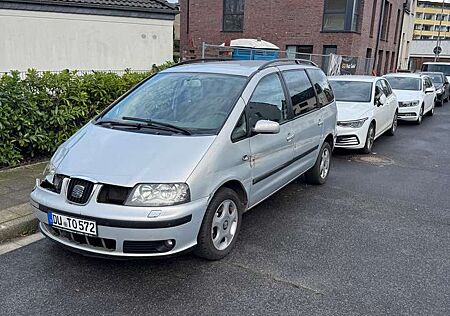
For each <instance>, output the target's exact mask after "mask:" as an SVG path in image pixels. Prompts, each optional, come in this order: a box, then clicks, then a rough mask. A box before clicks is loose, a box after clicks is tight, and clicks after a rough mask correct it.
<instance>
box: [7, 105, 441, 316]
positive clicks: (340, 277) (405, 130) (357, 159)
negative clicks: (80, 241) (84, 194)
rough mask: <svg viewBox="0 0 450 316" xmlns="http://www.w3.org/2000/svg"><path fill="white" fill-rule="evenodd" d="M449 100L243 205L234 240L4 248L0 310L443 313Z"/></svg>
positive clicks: (68, 312) (44, 243) (44, 242)
mask: <svg viewBox="0 0 450 316" xmlns="http://www.w3.org/2000/svg"><path fill="white" fill-rule="evenodd" d="M449 148H450V104H446V105H445V106H444V107H443V108H437V109H436V112H435V116H434V117H432V118H426V119H425V120H424V123H423V125H422V126H414V125H411V124H402V125H401V126H399V130H398V132H397V135H396V136H395V137H388V136H383V137H382V138H381V139H379V140H378V141H376V143H375V147H374V151H375V152H376V154H374V155H370V156H361V155H356V154H354V153H352V152H345V151H344V152H338V153H336V154H335V155H334V158H335V159H334V161H333V164H332V170H331V175H330V178H329V181H328V183H327V184H326V185H324V186H321V187H319V186H309V185H306V184H304V182H303V181H302V180H299V181H296V182H294V183H292V184H290V185H289V186H288V187H286V188H285V189H283V190H282V191H280V192H279V193H277V194H276V195H274V196H273V197H271V198H270V199H268V200H267V201H265V202H264V203H262V204H260V205H259V206H258V207H256V208H255V209H253V210H252V211H250V212H248V213H247V214H245V215H244V221H243V225H242V232H241V235H240V239H239V241H238V243H237V246H236V249H235V251H234V252H233V253H232V254H231V255H230V256H228V257H227V258H226V259H224V260H222V261H220V262H206V261H202V260H200V259H197V258H195V257H194V256H192V255H185V256H182V257H178V258H174V259H170V260H157V261H107V260H101V259H93V258H87V257H83V256H80V255H77V254H73V253H71V252H68V251H66V250H63V249H61V248H59V247H58V246H56V245H54V244H53V243H51V242H49V241H47V240H41V241H39V242H36V243H33V244H31V245H29V246H26V247H23V248H20V249H18V250H16V251H13V252H10V253H7V254H4V255H2V256H0V276H1V277H0V314H2V315H30V314H35V315H41V314H44V313H45V314H66V315H76V314H91V313H92V314H103V315H124V314H135V315H141V314H147V315H153V314H155V315H166V314H183V315H212V314H216V315H237V314H245V315H252V314H254V315H263V314H266V315H268V314H270V315H273V314H282V315H287V314H292V315H300V314H302V315H449V314H450V164H449V156H450V149H449Z"/></svg>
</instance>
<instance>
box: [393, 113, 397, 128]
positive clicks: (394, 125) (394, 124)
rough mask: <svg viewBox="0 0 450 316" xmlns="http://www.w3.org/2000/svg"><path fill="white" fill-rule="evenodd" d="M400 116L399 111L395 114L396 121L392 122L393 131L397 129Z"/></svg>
mask: <svg viewBox="0 0 450 316" xmlns="http://www.w3.org/2000/svg"><path fill="white" fill-rule="evenodd" d="M397 124H398V118H397V113H395V114H394V122H393V123H392V132H395V131H396V130H397Z"/></svg>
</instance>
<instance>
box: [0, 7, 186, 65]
mask: <svg viewBox="0 0 450 316" xmlns="http://www.w3.org/2000/svg"><path fill="white" fill-rule="evenodd" d="M177 13H178V10H177V9H176V8H175V7H173V6H172V5H170V4H168V3H166V2H165V1H156V0H147V1H141V0H83V1H72V0H46V1H34V0H20V1H13V0H2V1H0V38H1V41H0V72H7V71H10V70H20V71H26V70H27V69H28V68H35V69H37V70H52V71H59V70H62V69H74V70H75V69H76V70H123V69H126V68H130V69H135V70H146V69H151V67H152V65H153V64H162V63H164V62H166V61H168V60H172V58H173V20H174V18H175V15H176V14H177Z"/></svg>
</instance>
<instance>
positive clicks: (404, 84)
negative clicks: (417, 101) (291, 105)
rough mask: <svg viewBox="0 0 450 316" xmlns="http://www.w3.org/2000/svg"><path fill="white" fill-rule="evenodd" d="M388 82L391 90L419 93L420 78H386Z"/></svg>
mask: <svg viewBox="0 0 450 316" xmlns="http://www.w3.org/2000/svg"><path fill="white" fill-rule="evenodd" d="M386 79H387V81H389V83H390V85H391V87H392V89H394V90H411V91H419V90H420V89H421V88H420V78H411V77H392V76H389V77H386Z"/></svg>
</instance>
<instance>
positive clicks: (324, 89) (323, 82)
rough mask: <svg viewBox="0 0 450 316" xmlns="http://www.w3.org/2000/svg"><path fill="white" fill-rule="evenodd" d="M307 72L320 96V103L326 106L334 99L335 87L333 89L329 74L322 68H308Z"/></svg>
mask: <svg viewBox="0 0 450 316" xmlns="http://www.w3.org/2000/svg"><path fill="white" fill-rule="evenodd" d="M307 73H308V75H309V78H310V79H311V82H312V84H313V86H314V89H315V90H316V93H317V97H318V98H319V105H320V106H325V105H328V104H330V103H331V102H333V101H334V94H333V89H331V86H330V83H329V82H328V79H327V76H325V74H324V73H323V71H322V70H320V69H308V70H307Z"/></svg>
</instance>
